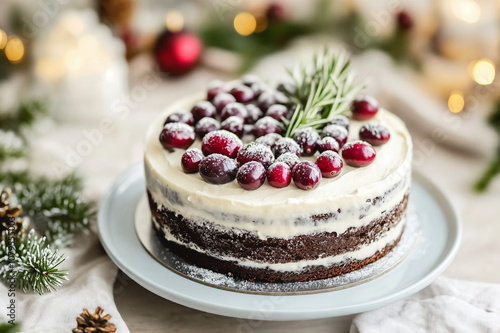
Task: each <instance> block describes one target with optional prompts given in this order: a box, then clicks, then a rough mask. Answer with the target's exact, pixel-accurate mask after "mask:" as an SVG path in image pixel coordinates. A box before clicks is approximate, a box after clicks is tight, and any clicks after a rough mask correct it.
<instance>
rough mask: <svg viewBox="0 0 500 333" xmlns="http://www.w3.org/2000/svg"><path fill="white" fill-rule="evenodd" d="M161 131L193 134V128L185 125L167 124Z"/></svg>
mask: <svg viewBox="0 0 500 333" xmlns="http://www.w3.org/2000/svg"><path fill="white" fill-rule="evenodd" d="M163 129H166V130H169V131H174V132H186V131H187V132H194V130H193V127H191V126H189V125H188V124H185V123H167V124H165V126H163Z"/></svg>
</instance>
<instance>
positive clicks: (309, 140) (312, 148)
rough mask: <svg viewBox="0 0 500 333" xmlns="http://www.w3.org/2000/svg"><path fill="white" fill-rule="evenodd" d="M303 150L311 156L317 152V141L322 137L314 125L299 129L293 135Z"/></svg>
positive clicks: (305, 154)
mask: <svg viewBox="0 0 500 333" xmlns="http://www.w3.org/2000/svg"><path fill="white" fill-rule="evenodd" d="M293 139H294V140H295V142H297V143H298V144H299V146H300V148H301V150H302V155H304V156H311V155H314V153H315V152H316V143H317V142H318V140H319V139H320V137H319V134H318V132H316V130H315V129H314V128H312V127H306V128H301V129H298V130H297V131H296V132H295V134H294V135H293Z"/></svg>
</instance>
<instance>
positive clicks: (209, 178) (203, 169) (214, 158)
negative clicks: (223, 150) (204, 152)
mask: <svg viewBox="0 0 500 333" xmlns="http://www.w3.org/2000/svg"><path fill="white" fill-rule="evenodd" d="M199 168H200V176H201V178H203V180H205V181H206V182H207V183H210V184H217V185H219V184H226V183H229V182H230V181H232V180H234V179H235V178H236V173H237V172H238V166H237V165H236V162H235V161H234V160H233V159H231V158H229V157H227V156H224V155H221V154H212V155H210V156H207V157H205V158H204V159H203V160H202V161H201V162H200V165H199Z"/></svg>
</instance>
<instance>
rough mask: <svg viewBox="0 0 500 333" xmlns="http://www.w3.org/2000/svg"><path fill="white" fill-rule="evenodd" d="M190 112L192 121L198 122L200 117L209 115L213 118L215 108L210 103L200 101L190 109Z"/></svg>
mask: <svg viewBox="0 0 500 333" xmlns="http://www.w3.org/2000/svg"><path fill="white" fill-rule="evenodd" d="M191 114H192V115H193V118H194V123H195V124H196V123H198V121H200V119H201V118H205V117H210V118H215V115H216V110H215V106H213V104H212V103H210V102H207V101H201V102H198V103H196V104H195V106H193V108H192V109H191Z"/></svg>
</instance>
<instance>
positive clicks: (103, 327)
mask: <svg viewBox="0 0 500 333" xmlns="http://www.w3.org/2000/svg"><path fill="white" fill-rule="evenodd" d="M103 311H104V309H103V308H101V307H100V306H98V307H97V308H96V309H95V313H93V314H90V313H89V311H88V310H87V309H83V313H81V314H80V317H77V318H76V322H77V323H78V326H77V327H76V328H74V329H73V331H72V332H73V333H90V332H93V333H94V332H95V333H114V332H116V327H115V324H112V323H109V322H108V320H109V319H110V318H111V315H109V314H107V315H105V316H102V313H103Z"/></svg>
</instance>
